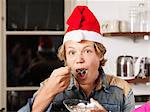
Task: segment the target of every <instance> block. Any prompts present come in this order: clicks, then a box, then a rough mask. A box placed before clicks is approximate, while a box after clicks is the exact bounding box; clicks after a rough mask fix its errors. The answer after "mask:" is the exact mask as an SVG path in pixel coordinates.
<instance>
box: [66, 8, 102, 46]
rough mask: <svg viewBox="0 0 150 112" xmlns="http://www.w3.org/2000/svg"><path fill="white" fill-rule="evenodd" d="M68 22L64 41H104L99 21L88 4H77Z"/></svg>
mask: <svg viewBox="0 0 150 112" xmlns="http://www.w3.org/2000/svg"><path fill="white" fill-rule="evenodd" d="M67 24H68V25H69V27H68V29H67V31H66V34H65V36H64V40H63V43H65V42H66V41H68V40H74V41H77V42H80V41H81V40H89V41H93V42H98V43H102V35H101V33H100V25H99V22H98V21H97V19H96V17H95V16H94V14H93V13H92V12H91V11H90V10H89V9H88V7H87V6H77V7H76V8H75V9H74V11H73V13H72V14H71V16H70V17H69V19H68V21H67Z"/></svg>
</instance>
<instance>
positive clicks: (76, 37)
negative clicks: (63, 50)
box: [63, 30, 103, 44]
mask: <svg viewBox="0 0 150 112" xmlns="http://www.w3.org/2000/svg"><path fill="white" fill-rule="evenodd" d="M69 40H73V41H76V42H80V41H81V40H89V41H93V42H98V43H103V42H102V35H100V34H99V33H97V32H94V31H87V30H73V31H70V32H67V33H66V34H65V36H64V40H63V44H64V43H65V42H67V41H69Z"/></svg>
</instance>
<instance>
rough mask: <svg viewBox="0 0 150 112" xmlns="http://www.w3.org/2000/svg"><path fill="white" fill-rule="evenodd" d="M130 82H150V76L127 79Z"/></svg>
mask: <svg viewBox="0 0 150 112" xmlns="http://www.w3.org/2000/svg"><path fill="white" fill-rule="evenodd" d="M126 81H127V82H128V83H135V84H136V83H148V82H150V77H146V78H143V79H142V78H135V79H130V80H126Z"/></svg>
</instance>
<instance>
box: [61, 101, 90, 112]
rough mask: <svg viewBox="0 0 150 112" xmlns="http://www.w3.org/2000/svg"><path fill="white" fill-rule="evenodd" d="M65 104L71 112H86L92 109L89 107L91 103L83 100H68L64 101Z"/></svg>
mask: <svg viewBox="0 0 150 112" xmlns="http://www.w3.org/2000/svg"><path fill="white" fill-rule="evenodd" d="M63 104H64V105H65V107H66V108H67V109H68V110H69V111H70V112H86V111H87V110H89V109H90V107H87V105H88V104H90V103H89V102H88V101H86V100H81V99H67V100H64V101H63Z"/></svg>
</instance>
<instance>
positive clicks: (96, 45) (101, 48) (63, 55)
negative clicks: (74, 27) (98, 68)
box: [57, 42, 107, 66]
mask: <svg viewBox="0 0 150 112" xmlns="http://www.w3.org/2000/svg"><path fill="white" fill-rule="evenodd" d="M94 48H95V50H96V53H97V55H98V56H99V57H100V58H101V61H100V65H102V66H104V65H105V63H106V61H107V60H106V59H105V58H104V55H105V53H106V48H105V47H104V46H103V44H101V43H97V42H94ZM57 56H58V58H59V59H60V60H61V61H64V63H65V64H66V52H65V46H64V44H62V45H61V46H60V47H59V49H58V54H57Z"/></svg>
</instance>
